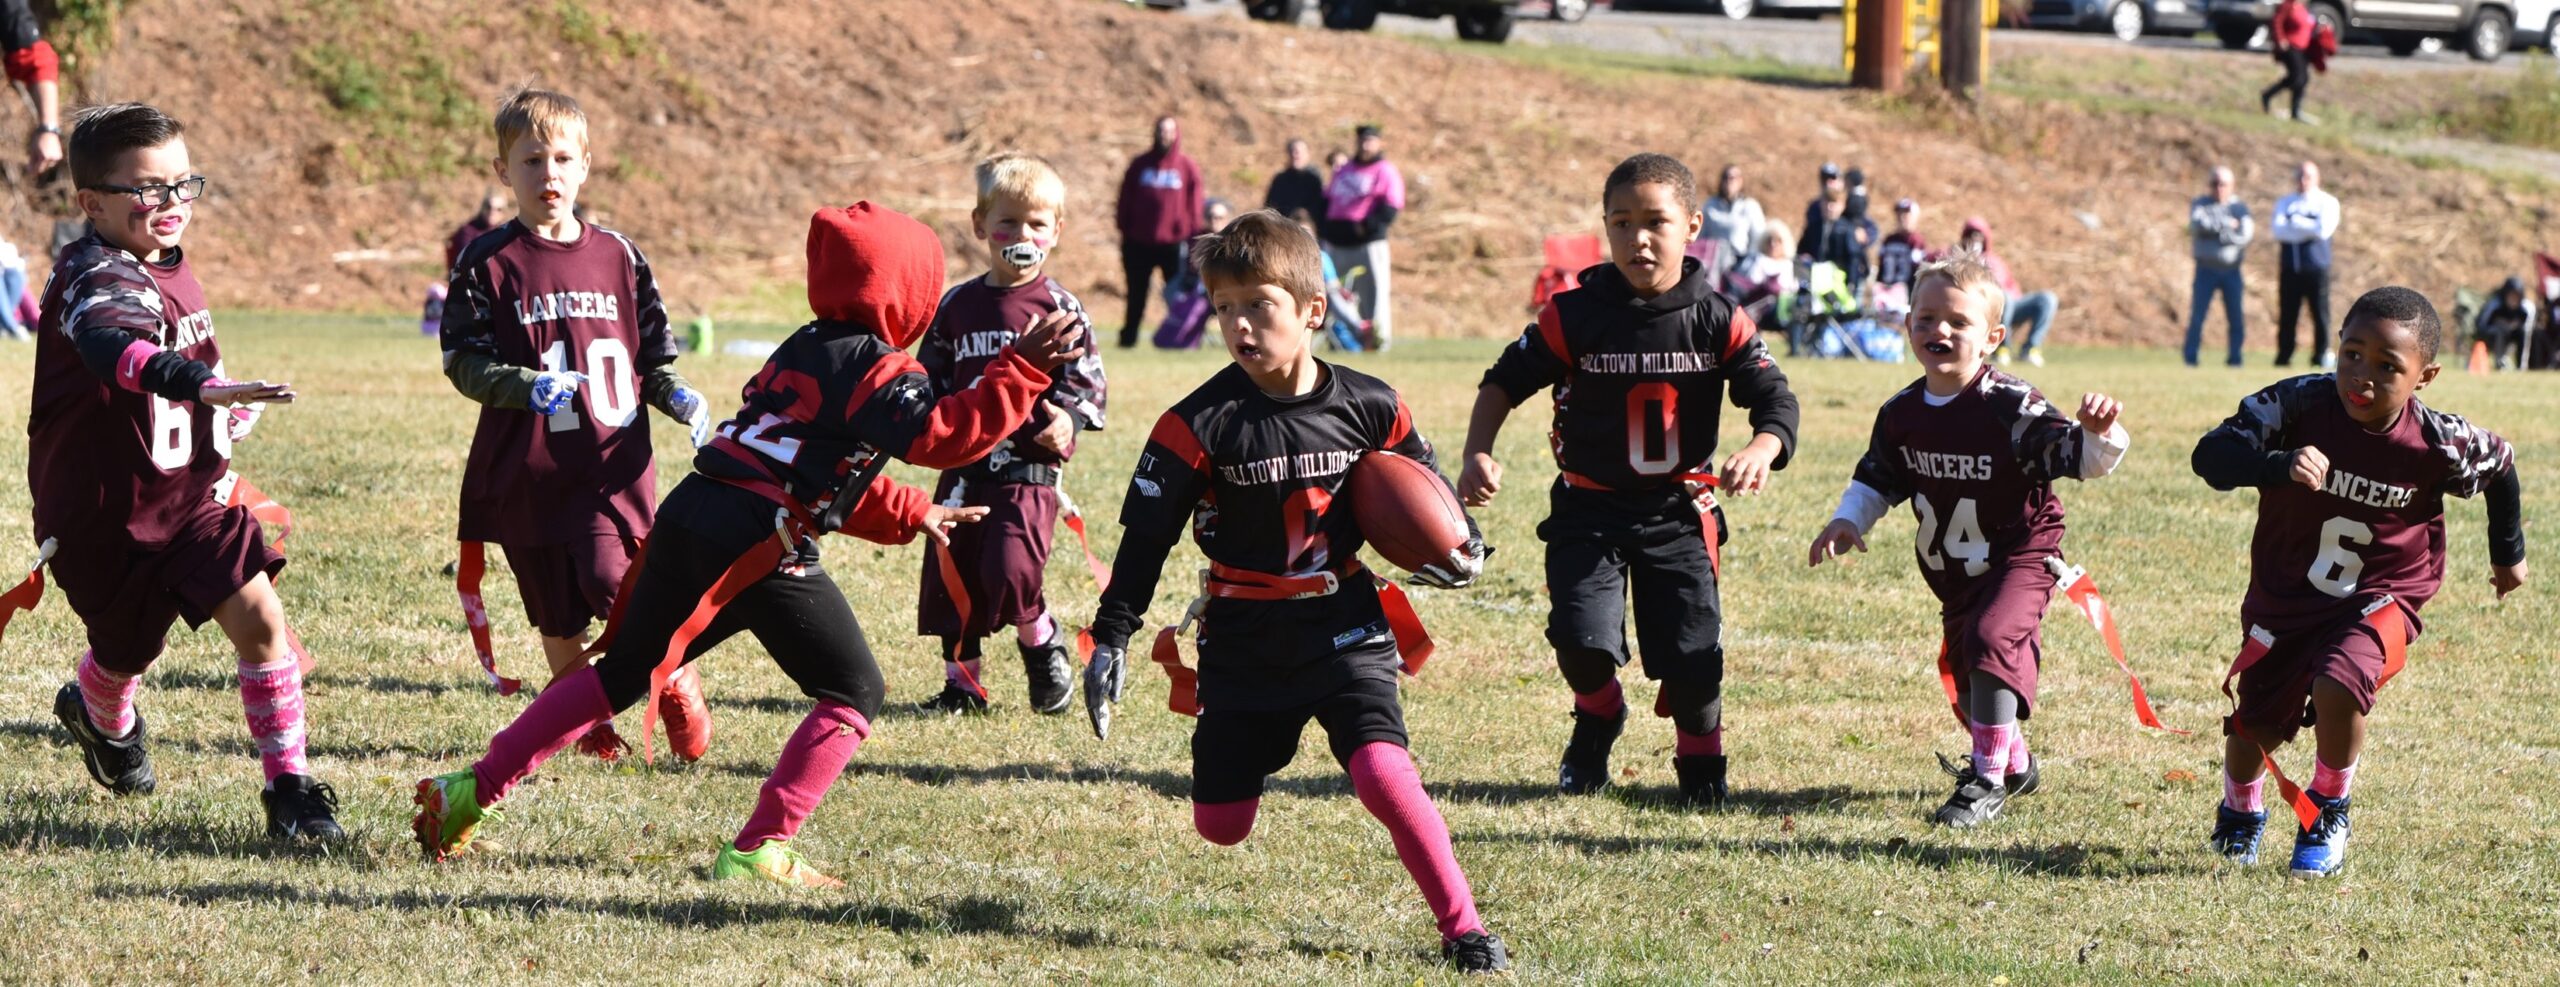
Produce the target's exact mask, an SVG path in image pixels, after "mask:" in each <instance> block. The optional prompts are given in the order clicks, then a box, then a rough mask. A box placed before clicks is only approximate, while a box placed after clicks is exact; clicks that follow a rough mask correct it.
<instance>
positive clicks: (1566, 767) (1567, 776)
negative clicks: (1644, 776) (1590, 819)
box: [1556, 707, 1627, 795]
mask: <svg viewBox="0 0 2560 987" xmlns="http://www.w3.org/2000/svg"><path fill="white" fill-rule="evenodd" d="M1626 729H1627V711H1626V709H1625V708H1624V707H1620V708H1619V710H1618V715H1616V716H1594V715H1592V714H1590V713H1585V712H1583V711H1581V710H1579V709H1577V710H1574V711H1573V739H1572V740H1570V741H1567V742H1566V743H1565V745H1564V764H1563V765H1562V766H1561V767H1560V768H1559V769H1558V770H1557V772H1556V790H1557V791H1560V792H1563V793H1565V794H1567V795H1589V794H1591V793H1593V792H1596V791H1599V790H1601V789H1603V788H1607V787H1608V786H1609V748H1610V747H1613V746H1615V745H1616V744H1617V743H1618V734H1619V733H1621V732H1623V731H1625V730H1626Z"/></svg>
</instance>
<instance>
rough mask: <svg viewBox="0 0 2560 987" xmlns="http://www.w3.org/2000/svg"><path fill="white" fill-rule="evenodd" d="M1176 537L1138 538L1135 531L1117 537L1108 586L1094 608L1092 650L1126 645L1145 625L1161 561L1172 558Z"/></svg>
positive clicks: (1150, 535)
mask: <svg viewBox="0 0 2560 987" xmlns="http://www.w3.org/2000/svg"><path fill="white" fill-rule="evenodd" d="M1180 537H1181V535H1180V534H1179V533H1176V534H1172V535H1157V534H1144V535H1142V534H1139V533H1138V532H1137V531H1136V530H1130V531H1127V532H1125V533H1123V534H1122V535H1121V536H1120V548H1119V550H1118V551H1116V552H1114V553H1113V554H1112V557H1111V585H1109V586H1107V587H1104V588H1103V590H1102V602H1101V604H1100V605H1098V606H1096V607H1095V608H1094V613H1093V642H1094V645H1095V646H1096V647H1104V648H1126V647H1128V646H1129V638H1130V637H1131V636H1133V635H1135V634H1137V633H1138V628H1139V627H1140V626H1141V625H1143V624H1144V623H1145V622H1146V617H1147V607H1148V606H1149V605H1152V604H1153V603H1155V598H1156V583H1157V582H1158V581H1159V580H1161V579H1163V578H1164V560H1165V559H1167V558H1169V557H1171V556H1172V555H1173V545H1174V542H1175V540H1177V539H1179V538H1180Z"/></svg>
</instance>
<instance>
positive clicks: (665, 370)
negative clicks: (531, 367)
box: [525, 364, 693, 418]
mask: <svg viewBox="0 0 2560 987" xmlns="http://www.w3.org/2000/svg"><path fill="white" fill-rule="evenodd" d="M691 386H693V385H692V383H691V382H690V381H687V380H685V379H684V375H683V374H680V373H677V372H676V368H675V367H674V365H672V364H659V365H658V366H654V367H651V368H649V370H648V372H646V373H643V374H641V375H640V400H641V401H642V402H645V403H646V404H648V406H649V407H652V408H656V409H658V411H659V412H660V413H662V414H664V415H666V416H667V417H669V418H676V417H678V416H677V414H676V409H675V399H676V390H677V389H678V388H684V387H691ZM532 387H533V385H532V383H531V382H530V381H528V382H527V383H526V384H525V388H526V391H527V393H526V399H527V403H531V399H532V394H531V391H532Z"/></svg>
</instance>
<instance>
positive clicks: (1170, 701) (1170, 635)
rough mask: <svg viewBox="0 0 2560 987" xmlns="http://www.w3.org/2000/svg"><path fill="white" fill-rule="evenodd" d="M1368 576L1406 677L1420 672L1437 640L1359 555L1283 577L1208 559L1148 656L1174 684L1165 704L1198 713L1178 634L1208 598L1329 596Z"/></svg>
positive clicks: (1196, 683)
mask: <svg viewBox="0 0 2560 987" xmlns="http://www.w3.org/2000/svg"><path fill="white" fill-rule="evenodd" d="M1364 577H1365V578H1367V579H1369V580H1371V581H1372V582H1373V583H1375V584H1376V586H1377V588H1378V609H1379V611H1380V612H1381V613H1382V614H1383V615H1384V616H1385V617H1386V621H1387V631H1388V633H1390V634H1392V635H1394V636H1395V641H1396V657H1397V659H1399V660H1400V662H1401V663H1402V665H1403V668H1404V673H1405V674H1407V675H1420V674H1422V666H1423V663H1425V662H1428V661H1430V660H1431V652H1432V650H1433V649H1434V648H1436V647H1437V644H1436V643H1435V642H1433V641H1432V640H1431V632H1430V631H1429V630H1428V629H1426V628H1424V627H1423V626H1422V615H1420V614H1418V613H1415V612H1414V609H1413V601H1412V600H1411V599H1410V598H1408V597H1406V596H1405V593H1404V587H1402V586H1398V585H1396V584H1395V583H1393V582H1391V581H1389V580H1387V579H1385V578H1383V577H1380V576H1379V575H1377V574H1376V573H1374V572H1371V571H1369V569H1368V567H1366V566H1363V565H1361V564H1360V560H1359V559H1356V558H1355V559H1352V560H1351V561H1349V562H1347V563H1345V564H1343V565H1342V566H1339V567H1337V568H1335V569H1330V570H1326V571H1322V572H1316V573H1310V574H1308V575H1303V576H1282V575H1275V574H1272V573H1268V572H1256V571H1254V570H1251V569H1239V568H1236V567H1234V566H1230V565H1222V564H1219V563H1215V562H1212V563H1210V564H1209V567H1208V568H1206V569H1203V570H1201V571H1200V582H1201V590H1200V595H1199V596H1195V597H1193V598H1192V599H1191V605H1190V606H1188V607H1185V608H1184V609H1183V612H1182V621H1181V623H1179V624H1177V625H1175V626H1172V627H1167V628H1165V629H1163V630H1160V631H1157V632H1156V644H1155V649H1154V651H1153V652H1152V653H1151V654H1150V657H1151V658H1152V659H1153V660H1154V661H1155V663H1156V665H1157V666H1158V667H1161V668H1163V669H1164V674H1165V677H1166V678H1168V679H1171V680H1172V682H1173V688H1172V690H1171V691H1170V692H1169V693H1167V694H1166V696H1165V708H1167V709H1170V710H1172V711H1174V712H1176V713H1181V714H1184V715H1186V716H1198V715H1200V672H1199V670H1198V669H1195V668H1192V667H1190V666H1188V665H1185V664H1183V663H1182V644H1181V638H1182V635H1183V633H1184V632H1186V631H1189V630H1190V629H1191V627H1192V625H1194V624H1199V623H1202V622H1203V621H1204V619H1205V615H1206V614H1207V612H1208V609H1209V599H1210V598H1211V597H1218V598H1222V599H1229V600H1263V601H1278V600H1308V599H1315V598H1317V597H1324V596H1332V595H1333V594H1335V593H1338V592H1341V591H1342V585H1343V581H1344V580H1346V579H1358V578H1364Z"/></svg>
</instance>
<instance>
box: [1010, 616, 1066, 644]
mask: <svg viewBox="0 0 2560 987" xmlns="http://www.w3.org/2000/svg"><path fill="white" fill-rule="evenodd" d="M1013 639H1014V640H1016V641H1020V642H1022V646H1023V647H1026V648H1037V647H1039V646H1041V645H1044V644H1047V643H1049V642H1051V641H1055V640H1057V639H1058V622H1057V621H1055V620H1051V619H1049V612H1048V611H1046V610H1043V611H1041V612H1040V616H1037V617H1033V618H1031V619H1030V620H1026V621H1023V622H1022V623H1019V624H1015V625H1013Z"/></svg>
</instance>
